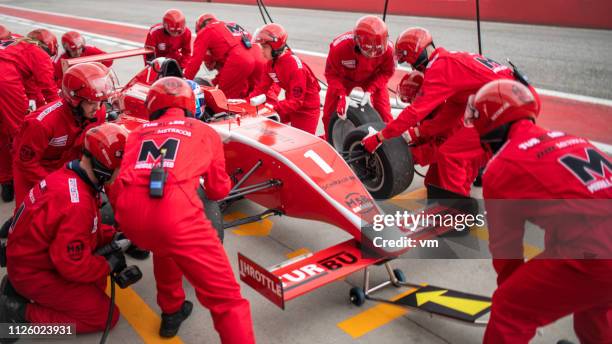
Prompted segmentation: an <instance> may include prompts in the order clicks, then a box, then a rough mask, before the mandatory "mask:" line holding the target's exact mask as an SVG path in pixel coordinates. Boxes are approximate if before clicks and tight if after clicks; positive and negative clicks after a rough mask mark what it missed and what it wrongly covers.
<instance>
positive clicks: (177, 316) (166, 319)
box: [159, 301, 193, 338]
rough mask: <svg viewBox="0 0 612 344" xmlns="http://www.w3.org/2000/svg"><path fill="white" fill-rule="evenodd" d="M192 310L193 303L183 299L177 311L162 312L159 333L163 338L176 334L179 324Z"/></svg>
mask: <svg viewBox="0 0 612 344" xmlns="http://www.w3.org/2000/svg"><path fill="white" fill-rule="evenodd" d="M192 310H193V303H191V302H190V301H185V302H183V305H182V306H181V309H180V310H179V311H178V312H176V313H172V314H166V313H162V316H161V318H162V321H161V327H160V328H159V335H160V336H161V337H164V338H172V337H174V336H176V334H177V333H178V330H179V328H180V327H181V324H182V323H183V321H185V319H187V318H188V317H189V315H190V314H191V311H192Z"/></svg>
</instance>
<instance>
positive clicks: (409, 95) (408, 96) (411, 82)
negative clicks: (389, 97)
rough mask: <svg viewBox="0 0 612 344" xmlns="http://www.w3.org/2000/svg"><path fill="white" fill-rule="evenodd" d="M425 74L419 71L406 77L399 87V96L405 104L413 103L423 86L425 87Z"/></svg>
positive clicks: (414, 71)
mask: <svg viewBox="0 0 612 344" xmlns="http://www.w3.org/2000/svg"><path fill="white" fill-rule="evenodd" d="M423 79H424V76H423V73H421V72H419V71H418V70H413V71H412V72H410V73H408V74H406V75H404V77H403V78H402V80H401V81H400V83H399V84H398V85H397V94H398V95H399V97H400V100H401V101H402V102H404V103H412V102H413V101H414V98H415V97H416V96H417V93H419V90H420V89H421V85H423Z"/></svg>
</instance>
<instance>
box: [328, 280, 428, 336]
mask: <svg viewBox="0 0 612 344" xmlns="http://www.w3.org/2000/svg"><path fill="white" fill-rule="evenodd" d="M415 291H417V288H413V289H410V290H407V291H405V292H403V293H401V294H398V295H396V296H394V297H393V298H391V301H395V300H398V299H400V298H402V297H404V296H406V295H409V294H412V293H414V292H415ZM407 313H408V309H406V308H404V307H401V306H394V305H391V304H388V303H380V304H378V305H376V306H374V307H371V308H369V309H367V310H365V311H363V312H361V313H359V314H357V315H355V316H352V317H350V318H348V319H346V320H344V321H341V322H339V323H338V324H337V326H338V327H339V328H340V329H341V330H342V331H344V332H346V333H347V334H348V335H350V336H351V337H353V338H359V337H361V336H363V335H365V334H366V333H368V332H371V331H374V330H376V329H377V328H379V327H381V326H383V325H386V324H388V323H390V322H391V321H393V320H395V319H397V318H399V317H401V316H404V315H405V314H407Z"/></svg>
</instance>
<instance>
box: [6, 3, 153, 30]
mask: <svg viewBox="0 0 612 344" xmlns="http://www.w3.org/2000/svg"><path fill="white" fill-rule="evenodd" d="M0 6H2V7H8V8H12V9H15V10H22V11H30V12H36V13H42V14H48V15H53V16H60V17H66V18H74V19H85V20H93V21H98V22H102V23H109V24H115V25H122V26H130V27H134V28H138V29H147V30H148V29H149V26H144V25H138V24H130V23H122V22H118V21H113V20H105V19H99V18H91V17H85V16H74V15H71V14H65V13H59V12H50V11H42V10H34V9H31V8H27V7H19V6H11V5H5V4H1V3H0Z"/></svg>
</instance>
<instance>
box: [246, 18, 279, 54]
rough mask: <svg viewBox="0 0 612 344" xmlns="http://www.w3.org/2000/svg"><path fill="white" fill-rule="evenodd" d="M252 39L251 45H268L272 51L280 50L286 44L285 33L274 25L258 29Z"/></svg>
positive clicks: (277, 25)
mask: <svg viewBox="0 0 612 344" xmlns="http://www.w3.org/2000/svg"><path fill="white" fill-rule="evenodd" d="M253 37H254V38H253V43H258V44H268V45H269V46H270V48H272V50H280V49H282V48H284V47H285V45H286V44H287V31H285V28H284V27H282V26H281V25H279V24H275V23H272V24H266V25H264V26H262V27H260V28H259V29H257V31H255V35H253Z"/></svg>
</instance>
